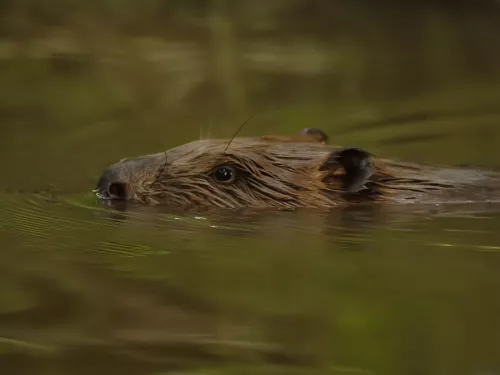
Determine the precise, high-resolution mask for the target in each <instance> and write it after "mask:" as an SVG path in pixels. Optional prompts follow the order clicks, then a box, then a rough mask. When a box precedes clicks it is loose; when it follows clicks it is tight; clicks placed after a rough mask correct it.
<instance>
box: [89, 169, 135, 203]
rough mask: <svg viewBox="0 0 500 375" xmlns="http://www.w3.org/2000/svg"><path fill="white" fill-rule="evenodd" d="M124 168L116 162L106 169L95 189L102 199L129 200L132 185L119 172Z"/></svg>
mask: <svg viewBox="0 0 500 375" xmlns="http://www.w3.org/2000/svg"><path fill="white" fill-rule="evenodd" d="M122 168H123V167H122V166H121V165H119V164H115V165H112V166H111V167H109V168H108V169H107V170H106V171H104V173H103V174H102V176H101V178H100V179H99V181H98V182H97V186H96V188H95V190H94V193H96V195H97V196H98V197H99V198H100V199H113V200H127V199H129V198H130V197H131V195H132V189H131V185H130V184H129V183H128V182H127V181H124V180H123V176H120V173H119V172H120V171H121V169H122Z"/></svg>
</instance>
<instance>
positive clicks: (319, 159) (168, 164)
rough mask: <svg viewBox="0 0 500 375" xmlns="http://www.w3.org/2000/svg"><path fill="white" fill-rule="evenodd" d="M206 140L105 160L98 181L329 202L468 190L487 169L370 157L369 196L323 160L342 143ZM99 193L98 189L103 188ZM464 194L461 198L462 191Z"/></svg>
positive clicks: (175, 197) (184, 194) (154, 193)
mask: <svg viewBox="0 0 500 375" xmlns="http://www.w3.org/2000/svg"><path fill="white" fill-rule="evenodd" d="M228 142H229V140H227V139H219V140H217V139H206V140H200V141H194V142H190V143H187V144H184V145H181V146H178V147H175V148H173V149H170V150H168V151H166V152H163V153H157V154H152V155H146V156H143V157H140V158H137V159H131V160H124V161H121V162H119V163H116V164H114V165H112V166H111V167H109V168H108V169H107V170H106V171H105V173H104V174H103V176H102V177H101V180H100V182H99V184H98V189H97V190H99V191H102V189H103V188H106V189H107V187H106V186H103V185H105V184H106V183H107V182H109V181H119V182H123V183H126V184H128V185H129V186H130V188H131V191H130V194H129V197H128V198H129V199H130V200H135V201H139V202H142V203H148V204H158V203H166V204H174V205H208V206H216V207H222V208H238V207H256V208H259V207H276V208H293V207H332V206H338V205H342V204H346V203H349V202H352V201H364V200H376V201H387V200H390V201H401V202H402V201H411V200H417V201H431V199H432V198H434V199H436V198H437V199H440V198H441V197H443V196H457V194H458V195H459V194H460V193H462V195H463V194H465V193H466V192H467V189H468V188H470V186H474V184H483V183H484V182H485V181H488V182H489V184H490V186H491V178H492V177H493V179H494V180H495V181H496V182H495V183H494V184H493V185H495V186H498V185H497V183H498V182H499V181H500V180H499V179H498V175H496V174H495V175H492V174H491V173H492V172H482V171H477V170H468V169H458V168H454V169H453V168H437V167H432V166H422V165H415V164H405V163H397V162H393V161H390V160H382V159H375V158H374V159H373V160H372V164H373V165H374V167H375V173H374V174H373V175H372V176H371V178H370V179H369V180H368V181H367V184H366V185H367V186H369V188H370V190H372V191H374V192H376V193H377V194H374V195H360V196H359V197H357V198H356V196H351V197H349V198H347V197H346V196H345V195H344V194H343V190H342V184H341V180H340V178H341V176H342V175H343V174H344V173H345V171H344V170H343V168H342V166H341V165H340V164H335V163H333V164H332V163H331V162H330V163H329V164H328V165H329V167H328V169H326V170H322V166H323V165H324V164H325V162H326V161H327V160H329V158H330V157H331V155H332V153H335V152H336V151H339V150H341V148H340V147H339V146H331V145H325V144H321V143H313V142H301V141H297V142H281V141H278V140H276V141H273V140H272V139H271V138H264V137H262V138H258V137H251V138H250V137H249V138H235V139H234V140H233V141H232V142H231V143H230V145H229V147H228V148H227V150H226V147H227V146H228ZM224 165H230V166H232V167H233V168H234V169H235V170H236V171H237V177H236V179H235V181H234V182H233V183H229V184H227V183H221V182H218V181H217V180H216V179H215V178H214V177H213V173H214V172H215V170H216V168H217V167H219V166H224ZM101 196H102V194H101ZM461 199H465V198H461Z"/></svg>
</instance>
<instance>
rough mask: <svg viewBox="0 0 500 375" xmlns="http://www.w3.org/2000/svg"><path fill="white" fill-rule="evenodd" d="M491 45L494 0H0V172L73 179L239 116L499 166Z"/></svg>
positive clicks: (499, 18)
mask: <svg viewBox="0 0 500 375" xmlns="http://www.w3.org/2000/svg"><path fill="white" fill-rule="evenodd" d="M499 47H500V3H499V2H498V1H493V0H475V1H472V0H471V1H466V0H462V1H458V0H457V1H451V0H448V1H445V0H442V1H438V0H434V1H431V0H428V1H406V2H398V1H387V0H386V1H377V2H373V1H362V0H356V1H320V0H307V1H306V0H273V1H263V0H254V1H246V0H241V1H229V0H211V1H202V0H182V1H180V0H178V1H175V0H169V1H165V0H163V1H162V0H144V1H141V2H138V1H128V0H123V1H116V0H106V1H93V0H89V1H79V0H68V1H60V0H46V1H43V2H42V1H37V0H15V1H13V0H2V1H1V2H0V64H1V69H0V122H1V130H0V131H1V134H0V135H1V136H0V142H1V146H2V147H1V150H0V155H1V156H2V160H3V165H1V166H2V169H3V170H4V173H6V175H4V178H3V179H2V182H1V184H2V185H4V187H6V186H5V185H10V187H14V186H15V185H18V187H19V185H20V184H23V185H26V187H31V188H33V187H34V186H35V185H37V184H38V185H40V184H41V183H43V182H47V181H50V182H51V183H53V184H55V185H58V186H64V187H65V188H67V189H72V190H74V191H76V190H75V189H81V188H82V187H83V186H84V187H85V188H87V184H89V183H90V181H93V180H92V179H95V178H96V177H97V175H98V174H99V172H100V170H101V169H102V168H103V167H104V166H105V165H107V164H109V162H111V161H114V160H115V159H117V158H118V159H119V158H122V157H124V156H133V155H137V154H140V153H146V152H153V151H157V150H158V149H160V150H163V149H165V148H168V147H172V146H173V145H176V144H179V143H183V142H187V141H190V140H192V139H197V138H199V137H200V136H202V137H208V136H212V137H214V136H217V137H229V136H231V135H232V134H233V133H234V131H235V130H236V129H237V127H238V126H239V125H240V124H241V123H242V122H243V121H245V120H246V119H247V118H248V117H249V116H253V120H252V122H251V123H250V124H249V125H248V126H246V127H245V129H244V131H243V132H242V135H257V134H268V133H294V132H297V131H299V130H300V129H301V128H303V127H305V126H319V127H322V128H324V129H325V130H327V131H328V132H329V133H330V136H331V137H332V139H335V140H336V142H338V143H342V144H345V143H351V144H354V143H355V144H358V145H362V146H363V147H367V148H371V150H373V151H374V152H377V153H381V152H382V153H384V154H385V155H387V156H401V157H405V158H414V159H418V160H424V159H425V160H426V161H434V162H446V163H465V162H467V163H476V164H478V163H479V164H486V165H493V164H498V163H499V156H498V153H496V154H495V153H493V150H494V147H495V146H496V145H497V144H498V142H499V141H500V136H499V130H497V129H498V124H497V123H498V119H499V116H498V108H499V107H498V105H499V103H500V48H499ZM478 150H481V153H479V152H478ZM485 150H491V152H484V151H485ZM38 155H43V157H41V158H40V157H38ZM13 162H14V163H15V164H14V165H15V166H17V167H15V168H11V167H10V166H13V164H12V163H13ZM56 165H57V168H53V167H54V166H56ZM49 166H51V167H49ZM26 168H28V169H31V171H32V173H30V175H29V177H28V178H25V177H26V173H25V170H26ZM75 171H78V174H75ZM62 176H66V177H70V178H68V179H67V181H63V180H62V179H63V177H62ZM10 181H13V182H12V183H10ZM92 183H93V182H92Z"/></svg>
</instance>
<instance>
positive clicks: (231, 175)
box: [214, 165, 236, 184]
mask: <svg viewBox="0 0 500 375" xmlns="http://www.w3.org/2000/svg"><path fill="white" fill-rule="evenodd" d="M214 178H215V180H216V181H217V182H221V183H224V184H230V183H231V182H233V181H234V179H235V178H236V171H235V170H234V168H233V167H230V166H228V165H222V166H220V167H217V169H216V170H215V172H214Z"/></svg>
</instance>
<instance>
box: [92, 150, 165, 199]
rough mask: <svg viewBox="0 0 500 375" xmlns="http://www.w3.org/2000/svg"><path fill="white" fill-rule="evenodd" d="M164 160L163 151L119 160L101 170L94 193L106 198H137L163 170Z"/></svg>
mask: <svg viewBox="0 0 500 375" xmlns="http://www.w3.org/2000/svg"><path fill="white" fill-rule="evenodd" d="M165 160H166V159H165V155H164V154H163V153H161V154H154V155H147V156H143V157H140V158H137V159H129V160H127V159H124V160H121V161H120V162H118V163H115V164H113V165H111V166H109V167H108V168H107V169H106V170H105V171H104V172H103V174H102V175H101V177H100V178H99V181H98V182H97V186H96V188H95V189H94V193H95V194H96V195H97V197H98V198H100V199H107V200H122V201H123V200H134V199H137V198H138V195H141V194H142V193H144V192H146V191H148V190H149V189H150V186H151V185H152V184H153V183H154V182H155V180H156V178H157V177H158V175H159V174H160V173H161V172H163V170H164V168H165V164H166V161H165Z"/></svg>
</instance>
